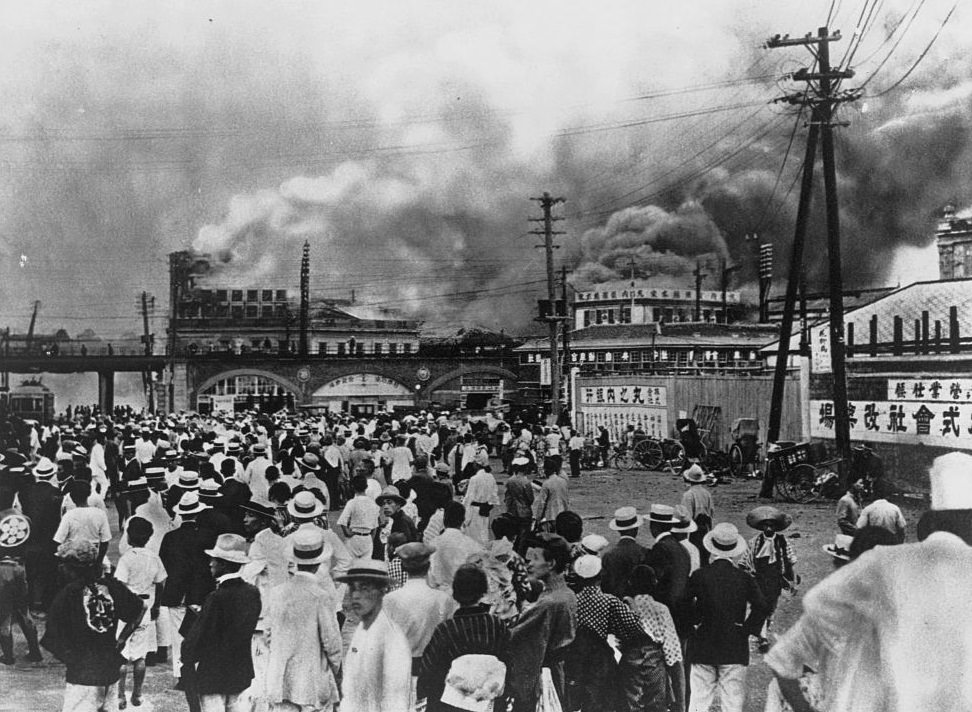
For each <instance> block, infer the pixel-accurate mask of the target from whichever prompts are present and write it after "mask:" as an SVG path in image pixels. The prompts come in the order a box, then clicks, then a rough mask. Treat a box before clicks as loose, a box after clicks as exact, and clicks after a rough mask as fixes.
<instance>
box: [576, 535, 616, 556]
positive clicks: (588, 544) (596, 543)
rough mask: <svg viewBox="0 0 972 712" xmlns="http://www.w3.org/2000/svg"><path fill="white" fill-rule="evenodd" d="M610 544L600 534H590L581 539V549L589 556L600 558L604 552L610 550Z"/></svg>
mask: <svg viewBox="0 0 972 712" xmlns="http://www.w3.org/2000/svg"><path fill="white" fill-rule="evenodd" d="M609 543H610V542H608V540H607V539H605V538H604V537H603V536H601V535H600V534H588V535H587V536H585V537H584V538H583V539H581V548H582V549H583V550H584V551H586V552H587V553H588V554H592V555H594V556H598V555H599V554H600V553H601V552H602V551H604V550H605V549H607V548H608V545H609Z"/></svg>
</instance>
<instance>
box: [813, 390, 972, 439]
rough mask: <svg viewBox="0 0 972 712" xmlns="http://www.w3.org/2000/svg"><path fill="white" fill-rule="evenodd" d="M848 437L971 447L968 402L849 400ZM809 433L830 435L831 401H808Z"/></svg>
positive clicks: (970, 407) (971, 408) (971, 412)
mask: <svg viewBox="0 0 972 712" xmlns="http://www.w3.org/2000/svg"><path fill="white" fill-rule="evenodd" d="M847 406H848V415H849V416H850V426H851V427H850V436H851V440H863V441H865V442H880V443H901V444H908V445H918V444H924V445H939V446H942V447H953V448H960V449H964V450H970V449H972V403H929V402H927V401H926V402H898V403H889V402H888V401H850V402H849V403H848V404H847ZM810 413H811V422H810V435H811V437H815V438H833V437H834V404H833V401H829V400H827V401H825V400H811V401H810Z"/></svg>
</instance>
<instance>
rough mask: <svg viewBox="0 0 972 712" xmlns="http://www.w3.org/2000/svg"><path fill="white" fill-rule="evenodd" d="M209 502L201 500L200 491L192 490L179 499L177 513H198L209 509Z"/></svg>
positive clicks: (176, 507)
mask: <svg viewBox="0 0 972 712" xmlns="http://www.w3.org/2000/svg"><path fill="white" fill-rule="evenodd" d="M209 508H210V507H209V505H208V504H203V503H202V502H200V501H199V493H198V492H197V491H196V490H190V491H189V492H186V493H184V494H183V495H182V499H180V500H179V504H177V505H176V506H175V513H176V514H198V513H199V512H201V511H203V510H204V509H209Z"/></svg>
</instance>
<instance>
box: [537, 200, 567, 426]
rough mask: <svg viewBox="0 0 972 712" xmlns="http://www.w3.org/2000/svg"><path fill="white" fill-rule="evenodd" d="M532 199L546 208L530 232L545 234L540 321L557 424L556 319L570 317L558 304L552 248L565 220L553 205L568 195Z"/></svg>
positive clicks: (553, 417) (559, 411)
mask: <svg viewBox="0 0 972 712" xmlns="http://www.w3.org/2000/svg"><path fill="white" fill-rule="evenodd" d="M530 200H535V201H537V202H539V203H540V209H541V210H543V217H542V218H530V222H538V223H543V229H542V230H531V231H530V234H531V235H540V236H542V237H543V244H542V245H537V246H538V247H542V248H543V249H544V251H545V252H546V256H547V306H546V308H544V305H543V303H542V302H541V305H540V307H541V308H540V317H539V321H545V322H547V324H548V326H549V328H550V401H551V402H550V414H551V419H552V420H553V422H554V423H555V424H558V423H560V414H561V407H560V380H561V378H560V377H561V366H560V353H559V351H560V350H559V349H558V347H557V322H558V321H560V320H562V319H566V318H567V314H566V307H567V305H566V304H564V307H563V309H564V313H563V314H561V313H559V312H560V310H558V308H557V292H556V279H555V276H554V264H553V251H554V250H555V249H557V247H558V246H557V245H554V244H553V237H554V235H563V234H564V233H563V232H558V231H556V230H554V229H553V224H554V223H555V222H557V221H559V220H563V218H560V217H554V216H553V206H554V205H556V204H557V203H564V202H566V199H564V198H554V197H551V195H550V193H547V192H544V194H543V195H542V196H540V197H539V198H530Z"/></svg>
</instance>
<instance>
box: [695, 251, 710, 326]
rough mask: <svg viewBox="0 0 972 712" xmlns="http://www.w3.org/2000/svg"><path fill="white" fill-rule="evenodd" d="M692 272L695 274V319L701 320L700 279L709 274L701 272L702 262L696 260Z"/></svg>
mask: <svg viewBox="0 0 972 712" xmlns="http://www.w3.org/2000/svg"><path fill="white" fill-rule="evenodd" d="M692 274H694V275H695V321H702V280H703V279H705V278H706V277H708V276H709V275H707V274H704V273H703V272H702V263H701V262H699V261H698V260H696V261H695V269H694V270H692Z"/></svg>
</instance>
